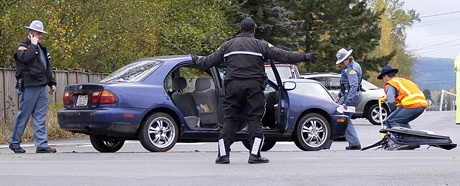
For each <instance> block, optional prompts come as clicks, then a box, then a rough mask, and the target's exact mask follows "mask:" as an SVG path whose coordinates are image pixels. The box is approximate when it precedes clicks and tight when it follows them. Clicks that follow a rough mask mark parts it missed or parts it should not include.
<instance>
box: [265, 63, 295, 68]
mask: <svg viewBox="0 0 460 186" xmlns="http://www.w3.org/2000/svg"><path fill="white" fill-rule="evenodd" d="M264 66H266V67H269V66H270V63H264ZM275 66H278V67H292V66H296V65H294V64H288V63H275Z"/></svg>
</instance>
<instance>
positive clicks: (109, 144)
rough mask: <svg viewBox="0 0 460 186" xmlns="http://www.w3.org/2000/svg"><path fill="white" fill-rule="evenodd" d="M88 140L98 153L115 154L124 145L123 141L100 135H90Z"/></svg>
mask: <svg viewBox="0 0 460 186" xmlns="http://www.w3.org/2000/svg"><path fill="white" fill-rule="evenodd" d="M89 140H90V141H91V145H93V147H94V149H96V150H97V151H99V152H117V151H118V150H120V149H121V147H123V145H124V144H125V139H123V138H119V137H109V136H100V135H90V136H89Z"/></svg>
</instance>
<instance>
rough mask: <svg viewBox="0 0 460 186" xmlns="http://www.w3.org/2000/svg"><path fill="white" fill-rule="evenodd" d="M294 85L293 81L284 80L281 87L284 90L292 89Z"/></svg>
mask: <svg viewBox="0 0 460 186" xmlns="http://www.w3.org/2000/svg"><path fill="white" fill-rule="evenodd" d="M296 86H297V85H296V84H295V82H294V81H286V82H284V83H283V87H284V89H286V90H294V89H295V87H296Z"/></svg>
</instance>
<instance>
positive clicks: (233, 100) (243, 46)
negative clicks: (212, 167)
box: [192, 17, 316, 164]
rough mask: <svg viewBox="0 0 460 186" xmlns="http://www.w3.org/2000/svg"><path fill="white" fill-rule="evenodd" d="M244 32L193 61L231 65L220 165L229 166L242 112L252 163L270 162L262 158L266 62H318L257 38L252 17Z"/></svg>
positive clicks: (220, 139)
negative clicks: (245, 119)
mask: <svg viewBox="0 0 460 186" xmlns="http://www.w3.org/2000/svg"><path fill="white" fill-rule="evenodd" d="M240 26H241V28H240V31H241V33H240V34H239V35H237V36H236V37H235V38H233V39H231V40H229V41H226V42H224V43H223V44H222V45H221V46H220V47H219V48H218V49H217V50H216V51H215V52H214V53H213V54H211V55H208V56H205V57H201V58H198V57H197V56H192V59H193V61H194V62H195V63H196V64H198V65H200V66H202V67H203V68H209V67H211V66H215V65H218V64H220V63H222V62H223V61H224V60H225V61H226V64H227V74H226V76H225V88H226V89H225V100H224V103H223V107H224V118H225V119H224V126H223V128H222V130H221V131H220V135H219V143H218V157H217V159H216V161H215V162H216V163H217V164H228V163H230V160H229V153H230V146H231V145H232V144H233V142H234V141H235V138H236V132H237V128H238V123H239V122H238V121H239V117H240V115H241V112H242V111H243V110H244V111H246V112H247V113H246V114H247V124H248V132H249V142H250V144H251V147H252V148H251V151H250V155H249V160H248V163H268V159H267V158H264V157H262V156H261V155H260V149H261V148H262V145H263V142H264V135H263V130H262V122H261V121H262V117H263V114H264V111H265V97H264V94H263V91H264V89H265V87H264V86H263V85H264V80H265V70H264V61H266V60H267V59H272V60H275V61H278V62H282V63H298V62H300V61H314V60H315V59H316V58H315V54H313V53H307V54H304V53H298V52H290V51H285V50H282V49H280V48H277V47H274V46H273V45H272V44H270V43H268V42H266V41H263V40H259V39H256V38H255V37H254V34H255V29H256V26H257V25H256V23H255V21H254V20H253V19H252V18H249V17H248V18H246V19H244V20H243V21H241V25H240Z"/></svg>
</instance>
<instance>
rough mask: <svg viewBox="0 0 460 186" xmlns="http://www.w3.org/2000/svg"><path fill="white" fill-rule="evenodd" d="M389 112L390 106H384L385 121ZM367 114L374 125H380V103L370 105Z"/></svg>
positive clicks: (383, 115)
mask: <svg viewBox="0 0 460 186" xmlns="http://www.w3.org/2000/svg"><path fill="white" fill-rule="evenodd" d="M388 113H390V111H389V110H388V108H387V107H385V106H382V119H383V121H385V119H386V118H387V116H388ZM366 116H367V120H369V122H371V123H372V124H373V125H380V118H379V105H378V104H377V103H376V104H373V105H371V106H370V107H368V109H367V114H366Z"/></svg>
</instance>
